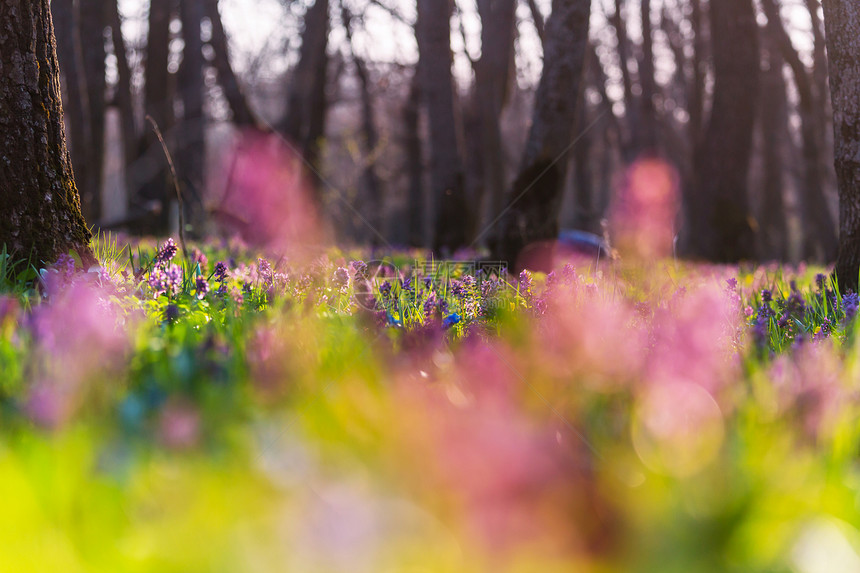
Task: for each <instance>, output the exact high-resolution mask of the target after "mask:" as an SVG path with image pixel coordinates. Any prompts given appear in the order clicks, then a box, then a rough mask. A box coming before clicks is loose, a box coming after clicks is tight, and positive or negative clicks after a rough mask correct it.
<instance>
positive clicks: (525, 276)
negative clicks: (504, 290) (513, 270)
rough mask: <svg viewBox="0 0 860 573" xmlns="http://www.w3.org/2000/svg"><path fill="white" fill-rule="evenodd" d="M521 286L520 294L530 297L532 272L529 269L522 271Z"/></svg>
mask: <svg viewBox="0 0 860 573" xmlns="http://www.w3.org/2000/svg"><path fill="white" fill-rule="evenodd" d="M519 287H520V295H522V296H523V298H528V297H529V296H531V292H532V274H531V273H530V272H529V271H527V270H524V271H523V272H521V273H520V281H519Z"/></svg>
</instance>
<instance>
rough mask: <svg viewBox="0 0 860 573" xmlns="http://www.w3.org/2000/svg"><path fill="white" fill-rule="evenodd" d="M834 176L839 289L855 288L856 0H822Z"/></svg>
mask: <svg viewBox="0 0 860 573" xmlns="http://www.w3.org/2000/svg"><path fill="white" fill-rule="evenodd" d="M824 20H825V24H826V26H827V55H828V59H829V62H830V92H831V98H832V100H833V133H834V139H835V143H836V161H835V165H836V179H837V183H838V185H839V256H838V258H837V260H836V276H837V278H838V279H839V288H840V289H841V290H842V292H843V293H844V292H848V291H849V290H853V291H855V292H856V291H857V276H858V271H860V97H858V94H860V59H858V58H857V54H860V5H858V4H857V2H855V0H824Z"/></svg>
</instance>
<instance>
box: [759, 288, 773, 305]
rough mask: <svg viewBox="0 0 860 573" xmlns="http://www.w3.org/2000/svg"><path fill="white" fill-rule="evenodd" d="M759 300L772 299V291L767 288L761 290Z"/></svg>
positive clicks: (767, 300) (766, 300)
mask: <svg viewBox="0 0 860 573" xmlns="http://www.w3.org/2000/svg"><path fill="white" fill-rule="evenodd" d="M761 300H762V302H770V301H772V300H773V293H771V292H770V291H769V290H768V289H764V290H762V291H761Z"/></svg>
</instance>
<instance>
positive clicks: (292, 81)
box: [2, 0, 860, 287]
mask: <svg viewBox="0 0 860 573" xmlns="http://www.w3.org/2000/svg"><path fill="white" fill-rule="evenodd" d="M283 3H284V5H285V7H286V8H287V9H288V10H290V11H291V13H295V14H299V16H300V21H301V40H300V42H298V44H299V47H298V48H294V47H290V48H284V49H285V50H292V52H291V54H292V56H291V57H290V58H289V61H291V62H292V64H291V66H290V69H289V70H288V72H287V74H286V76H285V78H284V79H283V89H282V90H281V91H280V93H281V96H280V97H281V98H282V100H283V106H281V107H282V110H283V112H282V113H281V114H280V115H279V116H278V117H273V115H272V114H271V113H270V111H269V110H258V106H259V105H260V103H259V102H260V101H261V100H260V98H259V97H258V96H259V94H256V93H254V91H253V90H250V91H249V90H248V89H247V86H248V85H250V84H251V80H253V78H252V77H250V76H249V75H247V74H253V70H245V72H246V75H245V76H244V77H243V76H240V75H239V74H237V73H236V71H235V70H234V68H233V65H232V64H233V62H234V61H235V58H232V57H231V53H230V48H231V44H230V41H229V38H228V37H227V33H226V32H225V29H224V25H223V22H222V19H221V13H220V6H219V3H218V2H217V0H149V2H148V15H147V24H148V26H147V32H146V37H145V38H144V39H143V41H134V42H130V41H129V39H128V38H125V37H124V35H123V30H122V24H123V15H122V14H121V13H120V10H119V7H118V5H117V3H116V2H102V1H100V0H53V2H52V3H51V11H52V12H53V18H54V21H55V23H56V53H57V54H58V56H59V66H60V70H61V71H62V78H63V81H62V89H63V94H64V103H65V113H66V120H67V127H68V139H69V146H70V152H71V155H70V157H71V163H72V165H73V167H74V171H75V174H76V180H77V185H78V189H79V191H80V197H81V209H82V212H83V214H84V216H85V218H86V220H87V221H89V222H91V223H96V224H98V225H101V226H104V225H108V224H114V225H119V226H122V227H126V228H129V229H130V230H132V231H135V232H142V233H163V232H166V231H167V230H168V227H169V222H170V212H171V209H172V208H174V209H175V207H172V203H173V197H174V193H173V191H172V186H171V185H172V182H170V181H169V174H168V172H167V169H166V165H165V160H164V153H163V151H162V150H161V148H160V147H161V146H160V144H159V142H157V141H156V139H155V137H154V135H153V130H152V129H151V128H150V125H151V123H150V121H149V119H150V118H151V120H152V121H153V122H155V123H156V124H157V125H159V126H160V128H161V130H162V131H163V132H164V133H165V134H168V137H167V145H168V147H169V148H171V150H173V151H174V153H175V156H176V163H177V165H178V166H179V173H180V178H181V185H182V188H183V190H184V194H185V196H186V201H185V209H186V218H187V220H188V221H190V223H191V225H192V229H193V230H196V231H198V232H200V233H203V232H205V231H206V230H207V227H208V225H209V224H210V219H211V217H210V214H211V211H212V209H211V205H210V203H211V199H212V198H211V197H210V196H209V194H208V191H207V190H208V185H207V169H206V162H205V158H206V148H207V144H209V138H208V137H207V126H209V125H211V123H212V121H213V118H212V113H211V108H212V97H214V96H213V95H212V94H213V91H212V88H213V86H215V85H217V87H218V88H219V90H218V94H219V95H218V97H219V98H221V99H222V100H224V101H225V102H226V105H227V107H228V108H229V111H230V117H231V118H232V119H231V121H232V122H233V123H234V124H235V125H236V126H237V127H242V128H246V129H254V130H258V131H262V132H274V133H276V134H278V135H279V136H281V137H283V138H285V139H286V140H288V141H290V142H291V143H292V145H293V147H294V148H295V149H296V150H297V153H298V155H299V156H300V157H301V159H302V161H303V164H304V165H305V166H306V170H307V174H308V177H307V180H308V182H309V184H310V185H311V186H312V187H313V188H314V189H315V190H316V193H317V195H318V198H319V203H320V205H323V206H324V207H326V209H327V211H328V214H329V216H330V217H332V218H333V219H338V218H341V219H342V220H343V221H344V222H345V223H348V222H349V221H348V219H349V217H350V212H353V213H357V214H358V215H360V216H361V217H360V218H361V220H362V221H363V223H362V224H363V225H370V226H372V227H373V231H374V232H373V233H368V232H367V230H366V229H365V230H362V229H361V225H351V224H343V225H338V226H337V227H338V228H339V229H340V230H341V238H342V239H344V240H356V241H370V242H376V243H379V242H380V241H384V242H386V243H388V244H392V243H394V244H410V245H413V246H425V247H432V248H433V249H434V250H435V251H437V252H438V253H441V254H450V253H453V252H455V251H456V250H458V249H462V248H468V247H477V246H484V247H489V248H490V249H491V250H492V251H493V252H494V253H495V254H497V255H499V256H503V257H505V258H506V259H508V260H515V258H516V257H517V255H518V254H519V253H520V251H521V250H522V249H523V248H524V247H527V246H528V245H530V244H532V243H535V242H540V241H551V240H552V239H554V238H555V237H556V236H557V235H558V232H559V228H560V225H562V224H564V225H566V226H568V225H569V226H574V227H576V228H579V229H582V230H586V231H591V232H594V233H600V232H601V229H602V225H601V221H602V220H603V219H604V217H605V216H606V213H607V210H608V207H609V205H610V203H611V201H612V199H613V192H614V190H615V187H616V180H617V179H616V176H617V174H619V173H623V171H624V169H625V168H626V167H628V166H630V165H631V164H633V163H634V162H636V161H637V159H640V158H660V159H663V160H665V161H666V162H667V163H668V164H671V165H673V166H674V167H675V168H676V169H677V171H678V174H679V179H680V181H681V185H680V188H681V191H682V197H681V199H682V202H681V203H682V207H681V209H680V212H679V214H678V217H677V223H676V226H677V240H678V249H679V253H681V254H684V255H686V256H688V257H691V258H694V259H702V260H709V261H715V262H727V263H730V262H737V261H741V260H799V259H805V260H814V261H821V262H832V261H834V260H836V259H837V254H838V257H839V264H838V265H837V270H838V271H839V274H840V276H842V277H849V275H850V273H848V272H847V271H845V270H844V269H847V268H855V267H856V260H858V259H860V246H858V245H860V236H858V233H860V231H858V230H857V229H856V228H857V227H858V226H860V199H858V198H857V197H856V194H857V193H858V185H860V180H858V177H860V175H858V165H860V149H858V145H860V143H858V140H860V132H858V125H860V121H858V120H857V119H856V117H857V116H858V115H860V113H858V105H860V104H858V103H857V102H858V100H860V96H858V94H857V90H858V80H857V76H858V73H860V72H858V66H860V64H858V58H857V54H858V53H860V50H858V42H860V40H858V38H860V34H858V33H857V32H858V31H860V24H858V14H857V12H858V10H860V9H858V7H857V6H856V4H855V3H853V2H851V1H850V0H825V1H824V6H823V10H822V6H821V5H820V4H819V3H818V1H817V0H804V1H803V2H802V3H800V4H798V3H791V6H789V3H787V2H785V3H783V2H781V1H780V0H720V1H710V2H709V1H707V0H640V1H638V2H633V1H630V0H594V1H593V2H592V1H591V0H552V1H551V2H550V1H545V2H540V1H539V0H522V1H518V0H477V2H476V4H475V6H476V11H475V13H470V12H467V11H468V10H469V9H470V8H469V7H468V6H466V5H465V4H464V5H460V4H459V3H458V2H456V1H455V0H416V3H415V5H414V6H412V5H408V6H403V5H401V4H400V3H395V2H390V3H387V2H386V0H306V1H301V0H283ZM2 4H5V5H6V6H7V7H6V8H5V10H7V11H11V12H9V13H10V14H12V13H13V12H15V13H17V12H20V11H23V10H24V8H22V7H21V6H20V5H19V4H20V3H19V2H14V1H12V0H3V2H2ZM37 4H40V5H42V4H41V3H37ZM13 6H16V7H17V8H13ZM371 8H372V9H373V10H377V11H379V10H381V11H383V12H384V13H386V14H387V15H388V16H389V17H390V18H391V21H392V22H396V23H397V25H398V26H400V27H402V28H408V29H410V30H411V33H412V34H414V42H415V46H416V53H417V61H415V62H414V65H411V66H397V65H392V64H391V63H390V62H389V63H386V62H373V61H369V60H368V59H367V58H366V50H363V49H362V47H361V45H360V44H359V43H358V42H357V40H356V38H357V37H359V36H360V35H361V36H362V37H364V38H365V41H366V38H367V37H368V36H369V35H370V33H371V32H370V27H369V26H368V14H370V13H371ZM32 9H33V10H35V9H36V8H35V7H33V8H32ZM789 9H791V10H790V11H789ZM800 10H802V11H800ZM16 11H17V12H16ZM801 14H802V17H799V16H800V15H801ZM789 16H790V17H789ZM40 17H42V18H44V15H42V16H40ZM470 18H471V19H472V20H471V21H476V20H477V21H480V25H481V28H480V29H481V32H480V35H479V37H478V38H475V37H474V33H473V32H469V31H468V30H467V29H466V28H467V26H466V23H467V22H469V21H470V20H469V19H470ZM798 21H802V25H801V26H800V27H799V28H798V27H797V22H798ZM825 22H826V27H825ZM825 28H826V29H825ZM529 34H530V35H532V36H535V37H537V38H539V45H538V48H542V52H543V56H542V66H541V72H540V74H539V80H538V79H536V77H537V76H532V77H531V79H530V76H529V74H528V73H526V71H525V70H524V64H523V62H528V61H532V62H533V61H534V58H533V57H532V58H531V59H530V57H531V56H533V54H532V53H530V52H529V50H528V49H527V48H525V47H524V46H525V43H524V41H523V39H524V38H525V37H526V36H527V35H529ZM803 37H805V38H806V39H807V40H808V41H807V42H802V41H801V40H802V38H803ZM336 38H337V39H338V40H337V42H336V43H334V42H335V39H336ZM100 40H103V41H100ZM291 45H292V46H294V45H295V43H294V42H291ZM802 45H809V46H811V49H809V50H802V49H801V48H800V46H802ZM177 46H181V47H177ZM452 46H457V47H458V49H457V51H456V53H455V51H454V50H452ZM477 46H479V48H477ZM828 56H829V58H828ZM463 58H465V59H466V60H467V61H468V62H469V65H470V67H471V73H469V74H468V75H466V76H464V75H463V74H462V73H460V74H455V73H454V61H455V59H460V60H462V59H463ZM108 63H110V66H109V65H108ZM828 66H829V73H828ZM831 90H832V93H831ZM345 102H346V103H345ZM347 103H348V104H349V105H350V106H351V107H350V109H351V110H352V111H353V112H356V111H357V112H358V113H357V114H355V115H357V116H358V120H357V121H353V120H352V119H351V118H350V119H349V120H344V118H343V116H342V114H338V113H337V109H338V106H339V105H341V104H343V105H346V104H347ZM110 108H115V109H116V110H117V112H118V115H119V118H120V122H119V124H120V128H121V129H120V131H121V136H120V139H121V141H120V143H121V145H122V149H123V152H122V156H123V163H124V169H123V172H124V175H125V187H126V190H127V192H128V203H129V211H128V216H127V218H126V219H125V220H123V221H121V222H119V223H117V222H114V223H110V222H108V221H106V220H105V219H104V218H103V209H102V197H103V196H104V187H105V182H104V179H103V174H104V172H105V169H104V164H103V163H104V160H105V159H104V158H105V147H106V143H105V142H106V138H105V130H106V127H105V126H106V112H107V110H109V109H110ZM264 118H265V119H264ZM347 126H354V127H349V128H348V127H347ZM347 129H351V130H352V131H349V132H347V131H345V130H347ZM345 157H349V158H352V165H351V166H350V165H347V164H346V163H345V162H344V158H345ZM356 158H357V159H356ZM345 165H346V167H344V166H345ZM350 169H351V170H352V171H354V172H356V173H357V176H356V177H354V178H352V179H349V180H347V183H348V185H349V187H350V188H348V189H345V190H344V189H340V188H339V189H332V187H334V186H333V185H332V184H330V183H329V181H330V180H332V181H337V182H338V183H339V185H338V187H341V186H342V185H343V182H344V178H343V177H342V172H343V171H348V170H350ZM837 189H838V191H839V193H840V197H841V201H840V200H838V199H839V198H838V197H837ZM344 191H345V192H346V195H347V197H346V199H347V201H346V202H347V204H348V206H349V209H343V208H338V207H337V205H336V203H334V202H332V201H330V200H329V199H330V197H329V196H330V195H331V194H332V193H334V192H344ZM837 204H838V205H839V208H838V216H837ZM395 220H396V221H398V222H399V224H394V223H393V221H395ZM840 224H841V237H842V243H841V244H840V242H839V241H838V237H839V236H840ZM849 240H850V244H851V246H850V247H849V246H846V245H847V243H846V241H849ZM852 265H854V266H853V267H852ZM840 269H841V270H840ZM854 275H855V276H854V277H853V281H852V280H851V279H850V277H849V278H848V279H846V280H845V282H844V284H848V285H854V286H855V287H856V272H855V273H854Z"/></svg>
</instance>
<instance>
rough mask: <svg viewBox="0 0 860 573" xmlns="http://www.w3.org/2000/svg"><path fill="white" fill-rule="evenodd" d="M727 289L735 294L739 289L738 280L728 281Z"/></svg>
mask: <svg viewBox="0 0 860 573" xmlns="http://www.w3.org/2000/svg"><path fill="white" fill-rule="evenodd" d="M726 287H727V288H728V289H729V291H730V292H735V291H736V290H737V289H738V279H736V278H730V279H727V280H726Z"/></svg>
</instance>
